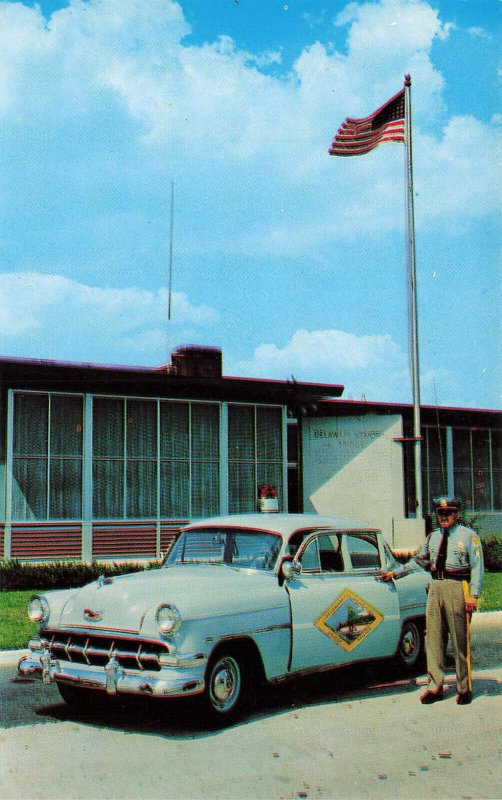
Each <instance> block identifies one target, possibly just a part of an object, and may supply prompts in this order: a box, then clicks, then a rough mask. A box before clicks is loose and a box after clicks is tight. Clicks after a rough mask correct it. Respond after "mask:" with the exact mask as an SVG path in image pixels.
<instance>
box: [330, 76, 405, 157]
mask: <svg viewBox="0 0 502 800" xmlns="http://www.w3.org/2000/svg"><path fill="white" fill-rule="evenodd" d="M404 120H405V98H404V89H401V91H400V92H398V93H397V94H396V95H394V97H392V98H391V99H390V100H389V101H388V102H387V103H385V104H384V105H383V106H381V107H380V108H379V109H377V111H375V112H374V113H373V114H370V116H369V117H365V118H364V119H352V118H351V117H347V119H346V120H345V121H344V122H342V124H341V125H340V128H339V129H338V132H337V134H336V136H335V138H334V139H333V144H332V145H331V147H330V149H329V154H330V156H362V155H363V154H364V153H369V151H370V150H373V148H374V147H377V146H378V145H379V144H381V143H382V142H404Z"/></svg>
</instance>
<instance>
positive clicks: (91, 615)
mask: <svg viewBox="0 0 502 800" xmlns="http://www.w3.org/2000/svg"><path fill="white" fill-rule="evenodd" d="M84 617H85V619H88V620H90V621H91V622H96V621H97V620H98V619H101V614H100V613H99V611H93V610H92V608H84Z"/></svg>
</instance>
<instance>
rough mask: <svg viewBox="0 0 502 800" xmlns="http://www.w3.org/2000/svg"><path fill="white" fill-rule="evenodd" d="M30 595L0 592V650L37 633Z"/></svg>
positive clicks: (497, 590)
mask: <svg viewBox="0 0 502 800" xmlns="http://www.w3.org/2000/svg"><path fill="white" fill-rule="evenodd" d="M32 594H34V592H32V591H22V592H0V619H1V621H2V622H1V625H0V650H12V649H18V648H21V647H26V645H27V644H28V641H29V639H30V638H31V636H33V634H34V633H36V632H37V625H35V624H34V623H33V622H30V621H29V619H28V617H27V614H26V608H27V606H28V601H29V599H30V597H31V596H32ZM479 610H480V611H500V610H502V572H487V573H485V578H484V582H483V594H482V595H481V600H480V603H479Z"/></svg>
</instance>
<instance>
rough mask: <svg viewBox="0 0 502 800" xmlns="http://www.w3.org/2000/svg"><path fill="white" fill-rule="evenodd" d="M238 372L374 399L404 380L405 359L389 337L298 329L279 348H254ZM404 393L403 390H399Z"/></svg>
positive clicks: (238, 366)
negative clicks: (291, 379)
mask: <svg viewBox="0 0 502 800" xmlns="http://www.w3.org/2000/svg"><path fill="white" fill-rule="evenodd" d="M235 370H236V371H237V373H238V374H241V375H248V376H252V377H257V378H263V377H269V378H276V379H282V380H284V379H286V378H288V377H290V376H291V375H293V376H295V377H297V378H298V380H305V381H319V382H325V383H334V384H345V386H346V393H345V395H347V394H349V395H352V396H353V397H355V398H356V399H357V398H358V397H362V396H363V395H365V396H366V397H367V398H368V399H372V400H376V399H379V397H381V398H382V399H383V393H385V399H386V400H392V399H393V397H392V396H389V395H390V394H392V392H393V390H394V389H395V390H396V391H399V389H400V390H401V399H402V395H403V391H402V387H403V376H404V384H405V387H406V385H407V382H408V377H407V365H406V358H405V356H404V355H403V353H402V351H401V349H400V347H399V346H398V345H397V344H396V343H395V342H394V341H393V340H392V338H391V337H390V336H389V335H385V334H375V335H366V336H356V335H355V334H353V333H349V332H346V331H340V330H316V331H308V330H299V331H296V332H295V333H294V334H293V336H292V337H291V338H290V339H289V341H288V342H286V344H285V345H284V346H283V347H279V346H277V345H276V344H273V343H267V344H261V345H259V347H257V348H255V350H254V353H253V358H252V359H251V360H249V361H241V362H239V363H237V364H236V365H235ZM404 395H406V391H405V392H404Z"/></svg>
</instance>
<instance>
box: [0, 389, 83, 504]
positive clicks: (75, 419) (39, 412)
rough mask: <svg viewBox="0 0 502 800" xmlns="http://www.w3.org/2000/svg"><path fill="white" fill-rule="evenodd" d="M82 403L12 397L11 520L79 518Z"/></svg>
mask: <svg viewBox="0 0 502 800" xmlns="http://www.w3.org/2000/svg"><path fill="white" fill-rule="evenodd" d="M82 436H83V400H82V397H81V396H78V395H58V394H36V393H28V392H27V393H22V392H16V393H14V425H13V445H12V479H13V480H12V512H11V513H12V519H15V520H30V519H32V520H46V519H79V518H80V517H81V516H82Z"/></svg>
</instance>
